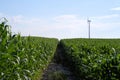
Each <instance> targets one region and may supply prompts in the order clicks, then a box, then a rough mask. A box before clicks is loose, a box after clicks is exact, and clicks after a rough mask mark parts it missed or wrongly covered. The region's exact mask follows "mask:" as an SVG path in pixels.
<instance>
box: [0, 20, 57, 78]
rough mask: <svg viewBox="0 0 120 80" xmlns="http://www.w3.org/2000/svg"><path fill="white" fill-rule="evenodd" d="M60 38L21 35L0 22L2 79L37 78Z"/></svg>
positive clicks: (0, 69)
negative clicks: (13, 32)
mask: <svg viewBox="0 0 120 80" xmlns="http://www.w3.org/2000/svg"><path fill="white" fill-rule="evenodd" d="M57 43H58V40H57V39H52V38H51V39H49V38H39V37H30V36H29V37H21V35H20V34H12V32H11V30H10V26H9V25H7V24H5V22H2V23H0V80H37V79H38V78H39V77H40V76H41V75H42V71H43V70H44V69H45V68H46V67H47V65H48V64H49V62H50V61H51V60H52V58H53V56H54V52H55V50H56V46H57Z"/></svg>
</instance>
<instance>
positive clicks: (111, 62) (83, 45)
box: [60, 39, 120, 80]
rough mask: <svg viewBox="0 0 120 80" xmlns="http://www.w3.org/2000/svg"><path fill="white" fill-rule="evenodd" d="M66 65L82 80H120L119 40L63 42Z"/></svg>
mask: <svg viewBox="0 0 120 80" xmlns="http://www.w3.org/2000/svg"><path fill="white" fill-rule="evenodd" d="M60 43H61V45H62V46H63V50H64V54H63V57H64V61H63V62H64V63H65V64H67V66H69V67H70V68H71V70H72V71H73V72H74V73H75V75H76V76H77V77H78V79H82V80H119V79H120V77H119V74H120V40H119V39H71V40H70V39H65V40H61V42H60Z"/></svg>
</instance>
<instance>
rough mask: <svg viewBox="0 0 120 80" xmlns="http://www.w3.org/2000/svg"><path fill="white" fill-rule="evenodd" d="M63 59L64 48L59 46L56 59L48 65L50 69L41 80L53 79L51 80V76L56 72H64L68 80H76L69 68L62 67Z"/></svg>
mask: <svg viewBox="0 0 120 80" xmlns="http://www.w3.org/2000/svg"><path fill="white" fill-rule="evenodd" d="M62 58H63V57H62V48H61V46H60V45H59V44H58V46H57V49H56V53H55V55H54V59H53V60H52V62H51V63H50V64H49V65H48V68H47V69H46V70H45V71H44V73H43V75H42V79H41V80H51V79H49V75H51V73H53V72H56V71H57V72H58V71H60V72H62V73H63V74H64V75H65V76H66V77H67V79H66V80H76V79H75V76H74V75H73V73H72V72H71V71H70V70H69V68H67V67H65V66H63V65H62V61H61V60H62Z"/></svg>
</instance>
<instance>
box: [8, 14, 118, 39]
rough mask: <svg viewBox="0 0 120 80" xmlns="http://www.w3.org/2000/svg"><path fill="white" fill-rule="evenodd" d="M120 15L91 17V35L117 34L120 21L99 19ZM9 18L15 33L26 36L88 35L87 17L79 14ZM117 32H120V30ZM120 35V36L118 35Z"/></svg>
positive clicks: (75, 36) (62, 36)
mask: <svg viewBox="0 0 120 80" xmlns="http://www.w3.org/2000/svg"><path fill="white" fill-rule="evenodd" d="M118 16H119V15H117V14H114V15H107V16H97V17H91V20H92V22H91V36H92V37H111V34H112V33H114V34H115V31H116V30H115V29H117V30H119V29H120V28H119V26H120V23H119V22H118V23H117V22H112V23H110V22H104V21H102V20H98V19H112V18H114V17H115V18H116V17H118ZM7 18H8V21H9V24H10V25H12V31H13V32H15V33H18V32H21V34H22V35H25V36H27V35H29V34H30V35H31V36H43V37H56V38H59V39H60V38H85V37H88V24H87V18H84V17H80V16H78V15H60V16H55V17H53V18H51V19H46V20H45V19H41V18H35V17H34V18H31V17H29V18H27V17H25V16H23V15H17V16H7ZM94 20H95V21H94ZM109 32H110V33H109ZM106 34H108V35H106ZM114 34H112V37H114ZM116 34H119V31H117V32H116ZM115 36H116V35H115ZM118 37H120V36H119V35H118Z"/></svg>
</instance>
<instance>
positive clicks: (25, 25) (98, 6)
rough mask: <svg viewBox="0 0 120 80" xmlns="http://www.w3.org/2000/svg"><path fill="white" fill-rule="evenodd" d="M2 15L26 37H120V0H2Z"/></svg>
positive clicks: (0, 10) (14, 28) (0, 15)
mask: <svg viewBox="0 0 120 80" xmlns="http://www.w3.org/2000/svg"><path fill="white" fill-rule="evenodd" d="M1 3H2V4H0V5H1V7H0V17H6V18H7V19H8V21H9V22H8V24H10V25H11V26H12V32H13V33H18V32H20V33H21V35H23V36H27V35H31V36H43V37H55V38H59V39H60V38H87V37H88V24H87V18H88V17H89V19H91V21H92V22H91V37H92V38H120V0H8V1H6V0H2V1H1Z"/></svg>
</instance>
